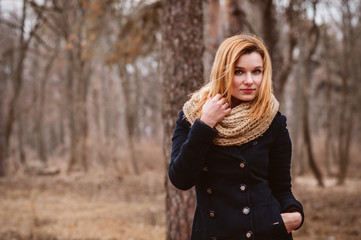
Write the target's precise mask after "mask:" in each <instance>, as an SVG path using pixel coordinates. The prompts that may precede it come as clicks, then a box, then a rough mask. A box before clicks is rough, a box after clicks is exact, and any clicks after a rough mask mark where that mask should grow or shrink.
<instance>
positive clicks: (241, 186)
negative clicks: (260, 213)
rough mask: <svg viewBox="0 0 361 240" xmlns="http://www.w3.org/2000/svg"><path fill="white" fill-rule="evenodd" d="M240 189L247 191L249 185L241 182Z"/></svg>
mask: <svg viewBox="0 0 361 240" xmlns="http://www.w3.org/2000/svg"><path fill="white" fill-rule="evenodd" d="M239 189H240V190H241V191H242V192H245V191H246V190H247V185H246V184H241V185H240V186H239Z"/></svg>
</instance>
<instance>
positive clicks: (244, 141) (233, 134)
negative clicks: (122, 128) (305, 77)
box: [169, 34, 304, 240]
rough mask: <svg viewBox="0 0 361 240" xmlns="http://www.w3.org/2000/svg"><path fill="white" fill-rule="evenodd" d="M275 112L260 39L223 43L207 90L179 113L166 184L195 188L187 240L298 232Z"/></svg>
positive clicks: (283, 135) (298, 213)
mask: <svg viewBox="0 0 361 240" xmlns="http://www.w3.org/2000/svg"><path fill="white" fill-rule="evenodd" d="M278 107H279V104H278V102H277V100H276V99H275V97H274V95H273V94H272V67H271V61H270V56H269V54H268V52H267V49H266V48H265V46H264V44H263V42H262V40H261V39H259V38H258V37H256V36H253V35H250V34H241V35H236V36H233V37H230V38H228V39H226V40H225V41H224V42H223V43H222V44H221V46H220V47H219V49H218V51H217V53H216V57H215V60H214V64H213V67H212V72H211V76H210V81H209V83H208V84H206V85H205V86H204V87H202V88H201V89H200V90H199V91H197V92H195V93H194V94H193V95H192V97H191V99H190V100H189V101H187V102H186V103H185V104H184V106H183V110H182V111H180V113H179V118H178V120H177V124H176V128H175V130H174V135H173V139H172V141H173V143H172V155H171V163H170V166H169V178H170V180H171V182H172V183H173V185H174V186H175V187H177V188H179V189H182V190H188V189H190V188H192V187H193V186H195V189H196V195H197V208H196V211H195V215H194V221H193V228H192V240H203V239H212V240H216V239H217V240H223V239H224V240H233V239H234V240H235V239H237V240H238V239H256V240H272V239H275V240H283V239H284V240H286V239H292V234H291V232H292V231H293V230H295V229H298V228H299V227H300V226H301V225H302V223H303V218H304V217H303V216H304V215H303V209H302V205H301V203H300V202H298V201H297V200H296V199H295V198H294V196H293V194H292V192H291V177H290V162H291V141H290V137H289V134H288V130H287V128H286V117H285V116H283V115H281V113H280V112H278Z"/></svg>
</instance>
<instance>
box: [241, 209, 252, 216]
mask: <svg viewBox="0 0 361 240" xmlns="http://www.w3.org/2000/svg"><path fill="white" fill-rule="evenodd" d="M250 211H251V209H250V208H249V207H244V208H243V209H242V213H243V214H244V215H248V213H249V212H250Z"/></svg>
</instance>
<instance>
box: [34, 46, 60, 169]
mask: <svg viewBox="0 0 361 240" xmlns="http://www.w3.org/2000/svg"><path fill="white" fill-rule="evenodd" d="M56 46H57V47H56V49H55V50H54V53H53V54H52V55H51V57H50V59H49V61H48V62H47V64H46V66H45V70H44V74H43V76H42V78H41V79H40V89H39V95H40V96H39V107H38V110H37V111H36V117H35V129H36V130H35V131H36V133H35V134H36V138H37V142H38V144H37V146H38V156H39V158H40V161H41V162H42V163H43V164H44V165H46V164H47V162H48V159H47V151H46V149H47V148H46V142H45V139H44V105H45V92H46V84H47V81H48V79H49V76H50V70H51V68H52V66H53V63H54V60H55V57H56V56H57V54H58V47H59V44H56Z"/></svg>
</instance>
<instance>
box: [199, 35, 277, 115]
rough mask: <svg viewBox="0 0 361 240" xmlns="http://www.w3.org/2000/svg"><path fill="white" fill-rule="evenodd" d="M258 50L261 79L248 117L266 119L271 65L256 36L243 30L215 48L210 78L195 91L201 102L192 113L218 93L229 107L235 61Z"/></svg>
mask: <svg viewBox="0 0 361 240" xmlns="http://www.w3.org/2000/svg"><path fill="white" fill-rule="evenodd" d="M252 52H257V53H259V54H260V55H261V57H262V60H263V78H262V82H261V86H260V89H259V93H258V95H257V96H256V98H255V99H254V100H252V107H251V109H250V115H251V116H250V117H251V119H252V120H258V119H261V120H265V116H267V115H268V114H269V113H270V111H271V106H270V102H271V96H272V93H273V90H272V65H271V58H270V56H269V53H268V51H267V49H266V47H265V45H264V43H263V41H262V39H260V38H259V37H257V36H255V35H253V34H248V33H243V34H239V35H235V36H233V37H230V38H227V39H226V40H225V41H223V43H222V44H221V46H220V47H219V48H218V50H217V53H216V56H215V59H214V62H213V66H212V70H211V75H210V81H209V82H208V83H207V84H206V85H205V86H203V87H202V88H201V89H200V90H198V91H197V93H200V101H199V103H198V105H197V107H196V108H195V109H194V112H198V111H199V112H201V111H200V110H201V109H202V107H203V105H204V103H205V102H206V101H207V99H208V98H209V97H212V98H213V97H214V96H215V95H217V94H218V93H219V94H221V96H222V97H224V98H226V100H227V101H228V103H229V105H230V106H231V97H232V80H233V76H234V71H235V64H236V62H237V61H238V59H239V58H240V56H242V55H244V54H249V53H252Z"/></svg>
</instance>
